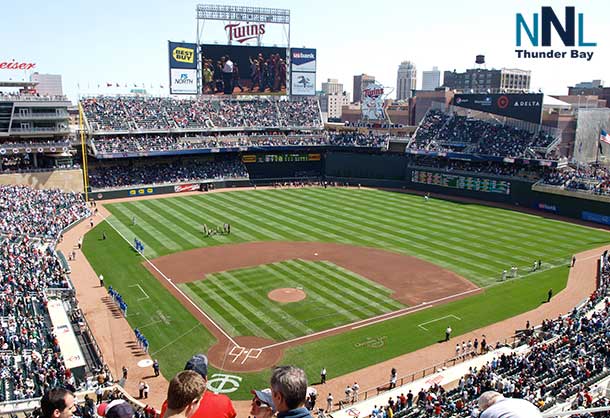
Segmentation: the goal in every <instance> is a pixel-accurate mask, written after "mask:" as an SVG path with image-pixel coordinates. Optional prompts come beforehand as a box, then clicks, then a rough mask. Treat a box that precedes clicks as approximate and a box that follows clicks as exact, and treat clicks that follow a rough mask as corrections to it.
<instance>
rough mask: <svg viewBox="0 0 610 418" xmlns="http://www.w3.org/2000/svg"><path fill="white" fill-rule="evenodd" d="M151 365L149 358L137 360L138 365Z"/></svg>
mask: <svg viewBox="0 0 610 418" xmlns="http://www.w3.org/2000/svg"><path fill="white" fill-rule="evenodd" d="M152 365H153V361H152V360H151V359H149V358H147V359H144V360H140V361H138V367H150V366H152Z"/></svg>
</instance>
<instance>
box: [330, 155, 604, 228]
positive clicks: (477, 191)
mask: <svg viewBox="0 0 610 418" xmlns="http://www.w3.org/2000/svg"><path fill="white" fill-rule="evenodd" d="M409 164H410V157H409V156H407V155H396V154H394V155H391V154H386V155H379V154H372V155H367V154H354V153H337V152H329V153H328V154H327V155H326V179H327V180H328V181H339V182H347V183H350V184H354V185H356V184H361V185H363V186H369V187H387V188H398V189H410V190H417V191H421V192H430V193H438V194H443V195H449V196H456V197H467V198H472V199H478V200H484V201H489V202H495V203H504V204H510V205H515V206H520V207H523V208H527V209H535V210H539V211H541V212H547V213H553V214H556V215H561V216H566V217H570V218H575V219H580V220H586V221H591V222H596V223H599V224H605V225H610V203H609V202H608V201H607V199H606V198H597V199H595V198H583V197H576V196H574V194H575V193H573V194H572V195H568V192H566V193H556V192H553V193H550V192H548V191H544V188H540V187H535V189H536V190H533V189H532V187H533V185H534V182H533V181H526V180H522V179H515V178H513V177H504V176H495V175H483V174H478V173H476V174H473V173H469V172H458V171H443V170H441V169H437V168H431V167H415V166H410V165H409ZM414 172H415V173H414ZM422 180H423V181H422ZM434 183H437V184H434ZM439 183H440V184H439ZM482 190H486V191H482Z"/></svg>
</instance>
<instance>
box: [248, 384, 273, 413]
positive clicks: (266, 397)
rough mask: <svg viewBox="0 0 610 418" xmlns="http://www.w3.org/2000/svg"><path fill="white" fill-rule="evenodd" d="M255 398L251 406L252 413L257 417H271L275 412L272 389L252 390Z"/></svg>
mask: <svg viewBox="0 0 610 418" xmlns="http://www.w3.org/2000/svg"><path fill="white" fill-rule="evenodd" d="M251 392H252V394H253V395H254V398H253V399H252V406H251V408H250V415H252V416H254V417H255V418H271V417H272V416H273V414H275V406H274V405H273V397H272V396H271V389H263V390H252V391H251Z"/></svg>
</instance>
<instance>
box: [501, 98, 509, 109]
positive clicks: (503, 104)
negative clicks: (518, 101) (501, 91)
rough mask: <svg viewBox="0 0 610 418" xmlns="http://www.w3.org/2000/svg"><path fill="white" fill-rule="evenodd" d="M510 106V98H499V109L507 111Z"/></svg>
mask: <svg viewBox="0 0 610 418" xmlns="http://www.w3.org/2000/svg"><path fill="white" fill-rule="evenodd" d="M508 105H509V100H508V97H506V96H500V97H499V98H498V107H499V108H500V109H506V108H507V107H508Z"/></svg>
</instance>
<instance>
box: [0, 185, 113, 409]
mask: <svg viewBox="0 0 610 418" xmlns="http://www.w3.org/2000/svg"><path fill="white" fill-rule="evenodd" d="M90 214H91V212H90V210H89V208H88V205H87V204H86V203H85V202H84V201H83V199H82V197H81V196H80V195H79V194H72V193H62V192H60V191H58V190H33V189H31V188H29V187H25V186H0V218H1V219H2V221H1V223H0V254H1V257H0V277H1V280H0V287H1V288H2V293H1V294H0V311H1V314H0V321H1V322H2V335H0V349H1V350H2V354H1V355H0V370H1V374H0V400H1V401H2V402H18V401H23V400H27V399H31V398H38V397H40V396H41V395H42V393H43V392H44V391H45V390H48V389H49V388H51V387H55V386H58V385H63V386H66V387H70V388H72V389H73V390H77V389H82V388H84V387H86V386H87V383H88V381H87V379H88V378H90V376H91V375H92V373H93V372H94V371H96V370H99V369H100V368H102V367H103V362H102V359H101V357H100V353H99V350H96V349H95V347H96V346H95V341H94V340H93V337H92V336H91V333H90V331H89V329H88V326H87V325H86V320H85V318H84V317H83V316H82V314H81V312H80V310H79V308H78V303H77V301H76V299H75V291H74V287H73V285H72V283H71V282H70V278H69V274H68V272H67V270H68V268H69V267H68V265H67V263H66V262H65V259H64V258H63V255H62V254H60V253H57V252H56V250H55V246H56V243H57V241H58V240H61V234H62V233H63V231H64V230H65V229H66V228H69V227H70V226H72V225H74V224H75V223H77V222H79V221H80V220H82V219H84V218H86V217H87V216H89V215H90ZM51 306H52V307H53V308H51ZM62 318H65V319H64V320H63V322H61V320H62ZM60 325H61V327H63V328H61V329H63V330H64V331H63V332H62V333H61V334H59V333H58V331H57V330H59V329H60V328H58V327H59V326H60Z"/></svg>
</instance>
